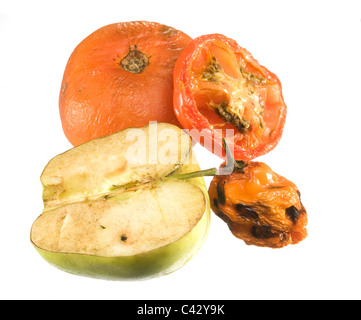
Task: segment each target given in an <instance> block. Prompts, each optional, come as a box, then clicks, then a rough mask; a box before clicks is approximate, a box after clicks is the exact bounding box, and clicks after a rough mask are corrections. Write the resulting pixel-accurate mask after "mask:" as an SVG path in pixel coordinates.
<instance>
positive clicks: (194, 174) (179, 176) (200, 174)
mask: <svg viewBox="0 0 361 320" xmlns="http://www.w3.org/2000/svg"><path fill="white" fill-rule="evenodd" d="M215 175H217V169H216V168H211V169H207V170H200V171H194V172H188V173H181V174H174V175H171V176H169V177H168V178H175V179H179V180H188V179H193V178H199V177H205V176H208V177H213V176H215Z"/></svg>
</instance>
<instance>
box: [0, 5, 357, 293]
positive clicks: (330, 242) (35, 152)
mask: <svg viewBox="0 0 361 320" xmlns="http://www.w3.org/2000/svg"><path fill="white" fill-rule="evenodd" d="M130 20H149V21H156V22H161V23H164V24H167V25H170V26H172V27H174V28H177V29H180V30H182V31H184V32H185V33H187V34H189V35H190V36H191V37H193V38H195V37H197V36H200V35H203V34H209V33H222V34H224V35H226V36H228V37H230V38H233V39H235V40H236V41H237V42H238V43H239V44H240V45H241V46H243V47H245V48H247V49H248V50H249V51H250V52H251V53H252V54H253V56H254V57H255V58H256V59H258V60H259V62H260V63H261V64H263V65H265V66H266V67H267V68H268V69H270V70H271V71H272V72H274V73H276V74H277V75H278V77H279V78H280V80H281V82H282V85H283V93H284V98H285V101H286V104H287V105H288V117H287V121H286V126H285V131H284V135H283V137H282V140H281V142H280V143H279V145H278V146H277V147H276V149H274V150H273V151H271V152H270V153H269V154H267V155H265V156H263V157H261V158H259V159H258V160H261V161H264V162H266V163H267V164H268V165H270V166H271V167H272V168H273V170H274V171H275V172H277V173H279V174H281V175H284V176H285V177H287V178H288V179H290V180H291V181H293V182H295V183H296V184H297V185H298V187H299V188H300V190H301V192H302V201H303V203H304V205H305V206H306V209H307V211H308V216H309V226H308V230H309V237H308V238H307V239H306V240H305V241H304V242H302V243H300V244H298V245H296V246H289V247H287V248H284V249H278V250H275V249H267V248H257V247H249V246H246V245H245V244H244V243H243V242H242V241H241V240H238V239H236V238H234V237H233V236H232V235H231V233H230V232H229V230H228V228H227V226H226V224H224V223H223V222H222V221H221V220H220V219H219V218H217V217H216V216H215V215H213V220H212V226H211V229H210V234H209V237H208V239H207V241H206V243H205V245H204V246H203V248H202V249H201V251H200V252H199V254H198V255H197V256H196V257H195V258H194V259H192V260H191V261H190V262H189V263H188V264H187V265H186V266H185V267H183V268H182V269H180V270H179V271H177V272H175V273H173V274H171V275H168V276H165V277H161V278H158V279H154V280H150V281H141V282H111V281H104V280H95V279H90V278H84V277H79V276H74V275H71V274H67V273H64V272H62V271H60V270H58V269H56V268H54V267H52V266H50V265H49V264H48V263H47V262H45V260H43V259H42V258H41V257H40V256H39V255H38V253H37V252H36V251H35V249H34V248H33V247H32V245H31V243H30V240H29V234H30V228H31V225H32V223H33V221H34V220H35V219H36V218H37V216H38V215H39V214H40V213H41V211H42V208H43V204H42V199H41V192H42V189H41V184H40V180H39V177H40V174H41V172H42V169H43V168H44V166H45V165H46V164H47V162H48V161H49V160H50V159H51V158H52V157H54V156H55V155H57V154H59V153H62V152H63V151H65V150H67V149H69V148H70V147H71V145H70V143H69V142H68V141H67V139H66V138H65V136H64V134H63V131H62V128H61V123H60V117H59V114H58V94H59V90H60V84H61V79H62V75H63V71H64V68H65V65H66V62H67V60H68V58H69V56H70V54H71V52H72V50H73V49H74V48H75V46H76V45H77V44H78V43H79V42H80V41H81V40H82V39H84V38H85V37H86V36H87V35H88V34H90V33H91V32H93V31H95V30H96V29H98V28H100V27H102V26H103V25H106V24H109V23H113V22H121V21H130ZM360 60H361V2H360V1H350V0H343V1H306V0H303V1H243V0H242V1H241V0H237V1H227V0H222V1H212V0H208V1H200V0H192V1H186V0H182V1H177V2H172V1H157V0H153V1H143V0H137V1H134V2H133V1H119V0H118V1H105V0H103V1H79V0H77V1H64V0H63V1H35V0H33V1H15V0H11V1H7V0H5V1H4V0H2V1H1V4H0V130H1V132H0V137H1V151H2V152H1V156H0V161H1V176H0V182H1V183H0V187H1V202H2V204H1V209H0V212H1V220H0V252H1V254H0V298H2V299H360V298H361V291H360V286H361V276H360V267H361V257H360V256H361V246H360V244H361V241H360V234H361V232H360V231H361V230H360V228H361V207H360V204H361V184H360V181H361V174H360V168H361V158H360V155H359V154H358V150H359V146H360V138H361V134H360V121H361V102H360V98H361V81H360V77H361V63H360ZM196 152H197V155H198V159H199V161H200V163H201V167H202V168H203V169H206V168H209V167H213V166H215V165H219V164H220V161H219V160H218V159H216V158H214V157H213V156H211V155H210V154H209V153H208V152H206V151H205V150H203V149H202V148H201V147H197V148H196ZM206 182H207V184H208V183H209V182H210V179H207V180H206Z"/></svg>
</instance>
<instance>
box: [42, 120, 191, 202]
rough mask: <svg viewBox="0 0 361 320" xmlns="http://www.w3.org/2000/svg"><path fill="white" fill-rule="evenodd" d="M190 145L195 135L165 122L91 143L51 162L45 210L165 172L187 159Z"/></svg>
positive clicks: (45, 183) (47, 170)
mask: <svg viewBox="0 0 361 320" xmlns="http://www.w3.org/2000/svg"><path fill="white" fill-rule="evenodd" d="M190 149H191V141H190V138H189V136H188V135H187V134H185V133H184V132H183V131H182V130H180V129H179V128H178V127H176V126H172V125H169V124H165V123H157V124H155V125H150V126H146V127H144V128H129V129H126V130H123V131H120V132H118V133H115V134H113V135H110V136H107V137H104V138H99V139H95V140H92V141H90V142H87V143H85V144H83V145H80V146H78V147H76V148H73V149H71V150H68V151H67V152H65V153H63V154H61V155H59V156H57V157H55V158H53V159H52V160H51V161H50V162H49V163H48V165H47V166H46V167H45V169H44V171H43V174H42V176H41V182H42V184H43V186H44V191H43V199H44V204H45V209H47V207H53V206H56V205H59V204H63V203H65V202H74V201H81V200H84V199H86V198H89V197H92V196H94V195H95V196H97V195H100V194H106V193H108V191H109V190H111V189H112V188H113V186H120V185H126V184H129V183H132V182H146V181H149V180H154V179H158V178H161V177H164V176H166V175H167V174H169V173H170V172H172V171H173V170H175V169H176V168H177V167H178V166H179V165H180V164H182V163H184V162H185V160H186V159H187V157H188V155H189V152H190ZM138 150H140V151H139V152H137V151H138Z"/></svg>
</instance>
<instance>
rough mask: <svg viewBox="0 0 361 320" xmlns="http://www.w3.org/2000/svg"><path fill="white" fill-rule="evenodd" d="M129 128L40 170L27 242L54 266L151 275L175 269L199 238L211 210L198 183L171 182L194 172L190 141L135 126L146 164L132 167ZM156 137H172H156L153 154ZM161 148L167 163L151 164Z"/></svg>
mask: <svg viewBox="0 0 361 320" xmlns="http://www.w3.org/2000/svg"><path fill="white" fill-rule="evenodd" d="M129 130H130V129H128V130H124V131H122V132H119V133H116V134H114V135H111V136H108V137H105V138H101V139H96V140H93V141H91V142H89V143H86V144H84V145H81V146H79V147H76V148H73V149H71V150H69V151H67V152H65V153H63V154H61V155H59V156H57V157H55V158H54V159H52V160H51V161H50V162H49V164H48V165H47V167H46V168H45V169H44V172H43V174H42V177H41V181H42V184H43V186H44V192H43V198H44V211H43V213H42V215H40V216H39V217H38V219H37V220H36V221H35V222H34V224H33V226H32V229H31V241H32V243H33V244H34V246H35V247H36V248H37V250H38V251H39V253H40V254H41V255H42V256H43V257H44V258H45V259H46V260H48V261H49V262H50V263H51V264H54V265H55V266H57V267H59V268H60V269H63V270H65V271H68V272H71V273H76V274H81V275H87V276H92V277H100V278H110V279H113V278H115V279H118V278H119V279H127V278H143V277H152V276H155V275H159V274H163V273H169V272H172V271H174V270H176V269H178V268H179V267H180V266H182V265H183V264H184V263H185V262H186V261H188V260H189V259H190V258H191V257H192V256H193V255H194V254H195V253H196V252H197V251H198V249H199V248H200V246H201V244H202V243H203V241H204V238H205V236H206V234H207V231H208V227H209V218H210V217H209V216H210V209H209V199H208V194H207V190H206V188H205V185H204V180H203V178H196V179H191V180H189V181H181V180H177V179H174V178H171V174H172V173H174V172H177V173H178V174H179V173H180V172H192V171H196V170H199V166H198V164H197V162H196V159H195V157H194V155H193V153H192V150H191V143H190V139H189V137H188V136H187V135H186V134H185V133H183V132H182V131H181V130H180V129H179V128H178V127H175V126H173V125H168V124H159V123H158V124H157V130H156V131H155V129H154V128H153V127H152V126H147V127H144V128H141V129H139V130H142V132H143V133H144V135H145V136H146V137H147V139H146V140H147V141H148V142H147V144H146V146H147V159H148V160H147V161H148V163H140V164H132V163H129V162H128V161H127V159H128V158H127V157H126V150H129V147H131V146H132V143H134V141H133V142H132V141H130V142H129V141H127V139H126V138H127V135H128V134H129ZM160 132H163V133H164V132H167V133H168V134H169V136H170V137H171V138H170V139H168V140H167V139H166V140H164V139H163V138H162V139H160V140H159V139H158V141H157V144H156V147H157V149H156V150H153V149H152V147H153V146H154V145H153V144H152V141H151V139H154V134H155V135H156V136H157V135H159V133H160ZM163 137H164V136H163ZM158 138H159V137H158ZM175 138H176V139H175ZM172 139H173V140H172ZM170 141H171V142H170ZM174 141H177V143H178V145H177V147H176V148H174ZM153 142H154V140H153ZM151 150H153V151H151ZM159 151H161V153H162V155H163V156H164V155H166V158H167V161H164V158H163V160H162V163H160V162H159V161H158V162H156V163H154V162H152V161H154V157H157V156H158V160H159V154H160V153H159ZM150 153H152V154H150ZM157 153H158V155H157ZM155 154H156V155H155ZM143 160H144V159H143ZM149 162H151V163H149ZM189 162H191V164H189ZM185 163H186V164H185Z"/></svg>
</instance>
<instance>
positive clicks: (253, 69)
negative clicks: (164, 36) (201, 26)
mask: <svg viewBox="0 0 361 320" xmlns="http://www.w3.org/2000/svg"><path fill="white" fill-rule="evenodd" d="M173 76H174V109H175V113H176V115H177V118H178V120H179V122H180V123H181V125H182V126H183V128H184V129H188V130H189V133H190V134H191V136H192V137H193V138H194V139H195V140H196V141H198V142H200V143H201V144H202V145H204V146H205V147H206V148H207V149H209V150H210V151H211V152H214V150H222V138H223V137H225V138H227V143H228V145H229V146H230V148H231V149H233V152H234V157H235V159H237V160H252V159H254V158H256V157H258V156H261V155H263V154H266V153H267V152H269V151H271V150H272V149H273V148H274V147H275V146H276V145H277V143H278V142H279V140H280V138H281V135H282V131H283V127H284V123H285V119H286V112H287V107H286V104H285V102H284V99H283V96H282V87H281V83H280V81H279V79H278V78H277V76H276V75H274V74H273V73H272V72H270V71H269V70H267V69H266V68H265V67H263V66H261V65H260V64H259V63H258V62H257V60H255V59H254V58H253V57H252V55H251V54H250V53H249V52H248V51H247V50H246V49H244V48H241V47H240V46H239V45H238V44H237V43H236V41H234V40H232V39H229V38H227V37H225V36H223V35H220V34H211V35H204V36H201V37H198V38H196V39H194V40H193V41H192V42H191V43H190V44H189V45H188V46H187V47H186V48H185V49H184V50H183V51H182V53H181V54H180V56H179V58H178V60H177V62H176V65H175V68H174V73H173ZM200 133H201V134H200ZM206 139H208V141H211V142H212V143H205V140H206ZM220 156H221V157H222V154H221V155H220Z"/></svg>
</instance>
